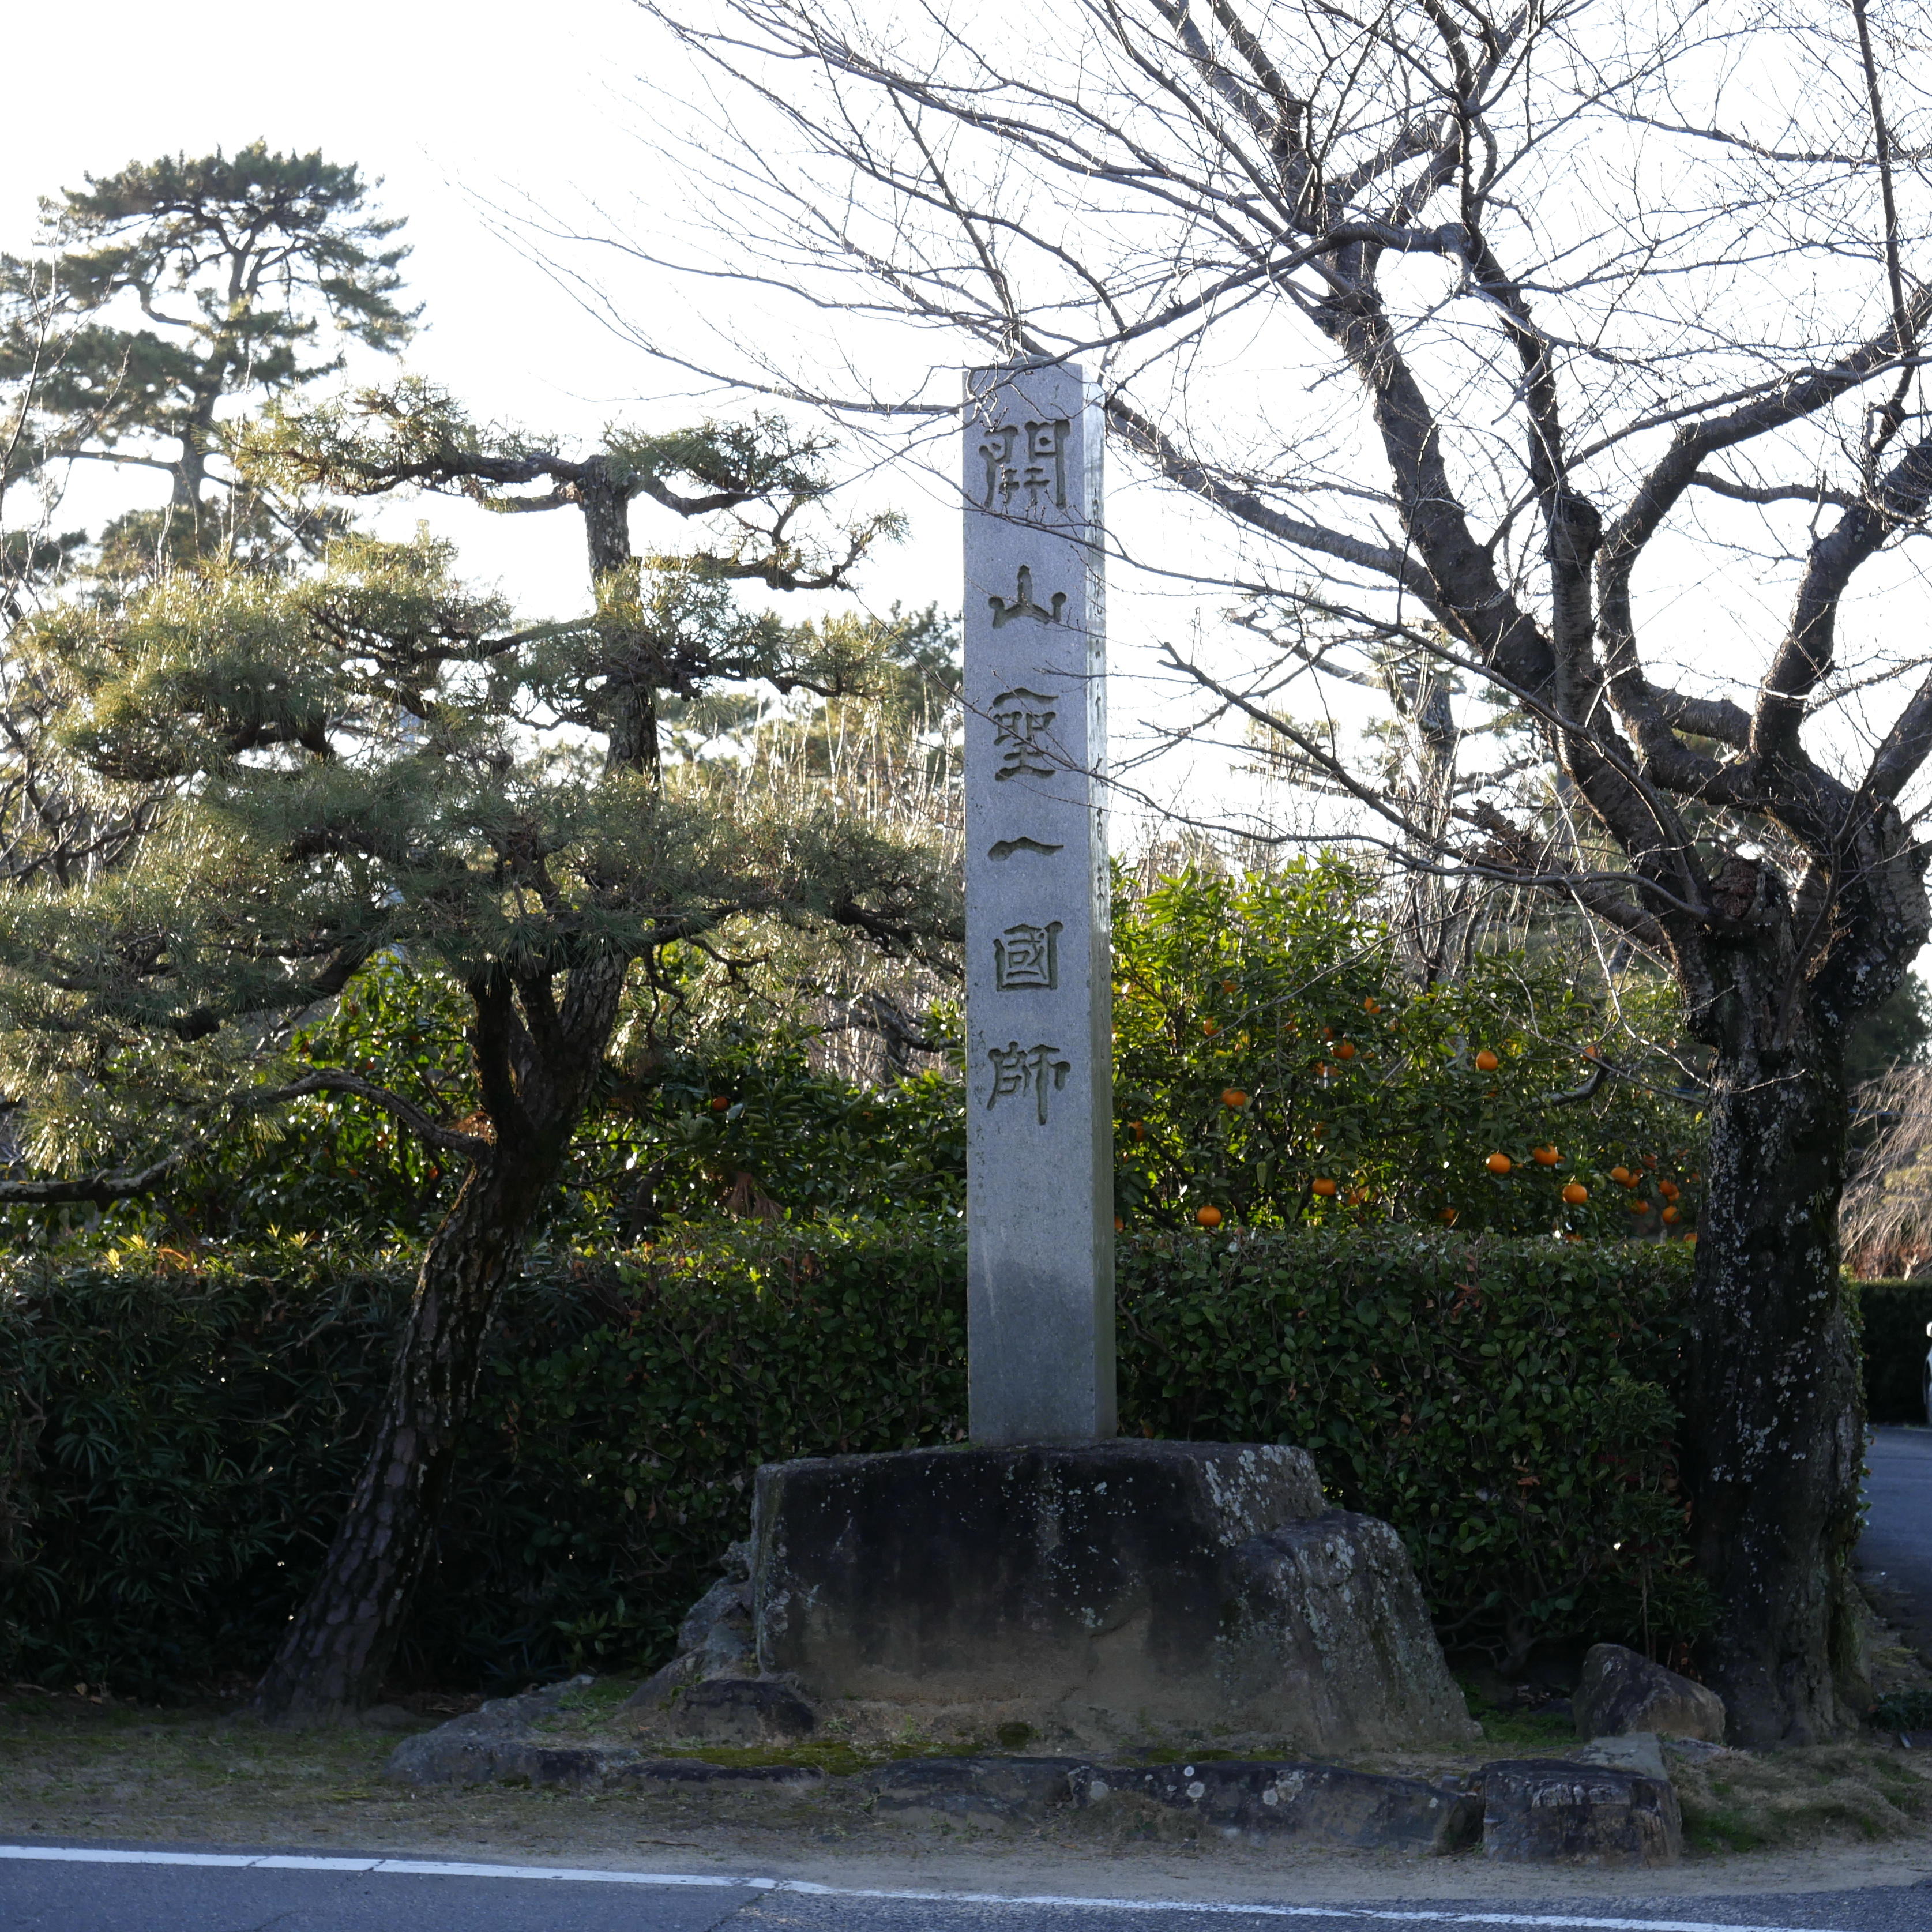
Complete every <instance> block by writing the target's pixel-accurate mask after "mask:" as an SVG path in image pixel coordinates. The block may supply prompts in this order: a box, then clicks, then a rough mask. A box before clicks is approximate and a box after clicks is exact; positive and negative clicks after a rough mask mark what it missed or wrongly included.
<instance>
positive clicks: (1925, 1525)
mask: <svg viewBox="0 0 1932 1932" xmlns="http://www.w3.org/2000/svg"><path fill="white" fill-rule="evenodd" d="M1865 1466H1866V1469H1867V1471H1868V1472H1869V1473H1868V1474H1867V1476H1866V1478H1865V1503H1866V1505H1867V1514H1866V1517H1865V1529H1864V1535H1863V1536H1862V1537H1861V1538H1859V1541H1858V1568H1859V1570H1860V1571H1861V1573H1862V1574H1864V1576H1865V1577H1867V1580H1870V1581H1871V1582H1873V1583H1876V1584H1878V1585H1879V1586H1880V1588H1881V1589H1882V1592H1883V1601H1884V1604H1885V1613H1886V1614H1887V1616H1889V1617H1890V1618H1891V1619H1892V1621H1893V1622H1894V1623H1896V1624H1897V1625H1898V1627H1899V1629H1900V1631H1901V1632H1902V1633H1903V1634H1904V1636H1905V1637H1906V1639H1907V1640H1908V1641H1909V1642H1910V1643H1912V1646H1914V1648H1915V1649H1918V1650H1921V1651H1932V1429H1903V1428H1888V1429H1875V1430H1873V1431H1872V1435H1871V1442H1870V1445H1868V1446H1867V1449H1866V1451H1865ZM1928 1924H1932V1921H1928Z"/></svg>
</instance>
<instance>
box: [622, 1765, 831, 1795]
mask: <svg viewBox="0 0 1932 1932" xmlns="http://www.w3.org/2000/svg"><path fill="white" fill-rule="evenodd" d="M605 1776H606V1778H607V1779H610V1780H615V1781H618V1782H620V1783H622V1784H669V1785H675V1786H678V1787H681V1788H686V1789H688V1788H689V1787H691V1786H693V1785H697V1786H706V1785H711V1786H716V1785H734V1784H735V1785H759V1784H776V1785H784V1786H791V1785H804V1784H823V1783H824V1782H825V1774H824V1772H822V1771H820V1770H819V1769H817V1767H816V1766H812V1765H805V1764H706V1763H705V1761H704V1760H703V1759H702V1758H700V1757H647V1758H640V1759H637V1760H631V1761H629V1762H626V1763H613V1764H612V1765H610V1766H609V1767H608V1768H607V1770H606V1772H605Z"/></svg>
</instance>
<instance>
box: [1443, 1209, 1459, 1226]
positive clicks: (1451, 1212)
mask: <svg viewBox="0 0 1932 1932" xmlns="http://www.w3.org/2000/svg"><path fill="white" fill-rule="evenodd" d="M1442 1219H1443V1220H1445V1221H1448V1222H1450V1223H1452V1224H1453V1223H1454V1221H1455V1219H1456V1211H1455V1209H1454V1208H1444V1209H1443V1211H1442Z"/></svg>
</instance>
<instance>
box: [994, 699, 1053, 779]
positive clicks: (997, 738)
mask: <svg viewBox="0 0 1932 1932" xmlns="http://www.w3.org/2000/svg"><path fill="white" fill-rule="evenodd" d="M1059 702H1060V700H1059V699H1058V697H1055V694H1053V693H1052V691H1027V690H1025V689H1015V690H1013V691H1001V693H1000V694H999V695H998V697H996V698H995V699H994V700H993V702H992V706H990V707H989V715H990V716H991V718H992V721H993V748H994V750H995V751H997V752H998V753H999V754H1000V768H999V769H998V771H996V772H995V773H994V774H993V775H994V777H995V778H1019V777H1020V776H1021V775H1022V774H1023V773H1030V774H1031V775H1032V776H1034V778H1051V777H1052V775H1053V774H1054V772H1055V769H1056V767H1055V766H1054V764H1053V763H1052V761H1051V760H1049V757H1048V756H1047V752H1046V745H1044V744H1043V743H1042V742H1041V739H1043V736H1045V734H1046V733H1048V732H1049V731H1050V730H1052V728H1053V721H1054V720H1055V718H1058V716H1059V715H1060V713H1059V712H1058V711H1055V710H1052V709H1049V706H1052V705H1055V704H1058V703H1059Z"/></svg>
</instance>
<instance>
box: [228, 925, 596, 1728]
mask: <svg viewBox="0 0 1932 1932" xmlns="http://www.w3.org/2000/svg"><path fill="white" fill-rule="evenodd" d="M627 965H628V962H626V961H625V959H623V958H622V957H621V956H618V955H616V954H604V955H601V956H595V957H592V958H590V959H586V960H585V961H584V962H583V963H582V964H581V965H578V966H577V967H575V968H574V969H573V970H571V972H570V974H569V975H568V989H567V991H566V992H565V996H564V998H563V1000H562V1004H561V1005H560V1006H559V1004H556V1001H554V999H553V989H552V971H551V969H550V968H549V967H548V966H546V965H532V966H530V967H529V968H525V969H524V970H523V971H522V972H521V973H520V974H513V973H512V972H511V971H508V970H505V969H498V970H496V971H491V972H489V973H487V974H484V975H483V976H482V977H481V978H479V979H478V980H477V981H475V983H472V986H471V989H470V992H471V996H472V998H473V1000H474V1001H475V1008H476V1019H475V1025H474V1026H473V1027H472V1029H471V1031H470V1043H471V1047H472V1052H473V1053H474V1055H475V1062H476V1069H477V1074H478V1084H479V1085H480V1086H481V1089H482V1093H483V1097H484V1107H485V1110H486V1111H487V1113H488V1115H489V1117H490V1121H492V1123H493V1125H494V1128H495V1136H494V1143H493V1145H492V1146H491V1147H490V1151H488V1153H487V1154H485V1155H484V1156H482V1157H481V1158H479V1159H478V1160H477V1162H476V1163H475V1166H474V1167H472V1169H471V1171H470V1172H469V1175H468V1176H467V1177H466V1179H465V1180H464V1181H463V1186H462V1187H461V1188H460V1190H458V1194H457V1197H456V1200H455V1205H453V1206H452V1208H451V1210H450V1212H449V1217H448V1218H447V1219H446V1220H445V1221H444V1223H443V1226H441V1227H440V1228H439V1229H437V1232H436V1233H435V1235H434V1237H433V1238H432V1239H431V1242H430V1246H429V1251H428V1253H427V1254H426V1255H425V1256H424V1258H423V1265H422V1273H421V1274H420V1275H419V1277H418V1279H417V1283H416V1294H415V1295H414V1297H413V1298H412V1300H411V1301H410V1313H409V1319H408V1321H407V1324H406V1325H405V1327H404V1333H403V1336H402V1339H401V1343H399V1345H398V1350H397V1356H396V1363H395V1368H394V1370H393V1371H392V1374H391V1377H390V1382H389V1395H388V1397H387V1399H386V1401H385V1403H384V1404H383V1413H382V1418H381V1421H380V1422H379V1423H378V1424H377V1430H376V1436H375V1439H374V1442H372V1443H371V1445H370V1449H369V1454H368V1458H367V1460H365V1463H364V1464H363V1467H362V1474H361V1475H360V1476H359V1478H357V1479H356V1488H355V1491H354V1493H353V1495H352V1496H350V1502H349V1508H348V1509H347V1512H346V1513H345V1514H344V1517H343V1520H342V1525H341V1528H340V1529H338V1531H337V1532H336V1534H335V1541H334V1543H333V1544H332V1545H331V1546H330V1548H329V1555H328V1556H327V1557H326V1559H324V1561H323V1567H322V1573H321V1574H320V1576H319V1577H317V1580H316V1582H315V1583H314V1587H313V1588H312V1589H311V1591H310V1592H309V1595H308V1598H307V1600H306V1601H305V1602H304V1603H303V1604H302V1607H301V1608H300V1609H299V1610H297V1611H296V1613H295V1615H294V1616H293V1618H292V1619H291V1620H290V1627H289V1631H288V1634H287V1636H286V1637H284V1639H283V1641H282V1646H281V1649H280V1651H279V1652H278V1653H277V1655H276V1657H275V1662H274V1663H273V1664H271V1665H270V1666H269V1670H268V1673H267V1674H266V1676H264V1677H263V1679H262V1682H261V1683H260V1685H259V1686H258V1687H257V1691H256V1694H255V1703H254V1708H255V1709H256V1711H257V1713H258V1714H259V1715H261V1716H263V1717H264V1718H268V1719H269V1720H270V1721H273V1722H277V1723H282V1724H335V1723H339V1722H341V1721H343V1720H344V1718H348V1717H350V1716H351V1715H353V1713H354V1712H356V1711H358V1710H360V1709H362V1708H363V1707H364V1706H366V1705H368V1704H370V1703H373V1702H374V1701H375V1700H376V1698H377V1696H378V1695H379V1694H380V1691H381V1688H382V1685H383V1676H384V1674H385V1673H386V1671H387V1670H388V1669H389V1664H390V1662H391V1661H392V1659H393V1658H394V1657H395V1652H396V1646H397V1644H398V1642H400V1640H401V1637H402V1634H403V1630H404V1625H405V1623H406V1622H407V1617H408V1615H409V1608H410V1598H411V1595H412V1594H413V1592H414V1590H415V1589H416V1585H417V1583H419V1581H420V1580H421V1579H422V1574H423V1571H424V1569H425V1567H426V1566H427V1565H428V1562H429V1559H430V1556H431V1551H432V1549H433V1547H434V1541H435V1537H436V1530H437V1520H438V1518H439V1517H440V1514H441V1512H442V1506H443V1495H444V1493H445V1492H446V1490H447V1489H448V1487H449V1477H450V1473H451V1471H452V1469H453V1468H454V1467H455V1460H456V1454H457V1445H458V1439H459V1438H460V1434H461V1431H462V1428H463V1422H464V1421H465V1420H466V1418H467V1416H468V1415H469V1406H470V1403H471V1402H472V1400H473V1399H474V1397H475V1393H476V1384H477V1379H478V1376H479V1375H480V1373H481V1370H482V1365H483V1352H484V1348H485V1346H487V1343H488V1340H489V1337H490V1330H491V1328H493V1326H494V1325H495V1322H496V1310H497V1307H498V1304H499V1302H500V1301H502V1295H503V1290H504V1289H505V1286H507V1285H508V1282H509V1280H510V1277H511V1275H512V1274H514V1272H515V1271H516V1269H517V1265H518V1264H519V1263H520V1262H521V1260H522V1259H523V1249H524V1244H525V1242H526V1239H527V1238H528V1235H529V1229H530V1226H531V1224H532V1222H533V1221H534V1220H535V1218H536V1217H537V1214H538V1211H540V1209H541V1208H542V1206H543V1204H544V1199H545V1198H546V1197H547V1195H548V1194H549V1193H550V1189H551V1188H552V1187H553V1186H554V1184H555V1183H556V1178H557V1175H558V1174H559V1172H560V1171H561V1169H562V1165H563V1162H564V1159H565V1155H566V1154H567V1153H568V1150H569V1146H570V1140H571V1135H572V1134H573V1133H574V1132H575V1131H576V1129H577V1123H578V1122H579V1121H580V1120H581V1119H582V1118H583V1109H584V1108H585V1106H586V1104H587V1103H588V1101H589V1096H590V1092H591V1088H592V1085H593V1084H594V1082H595V1079H596V1076H597V1072H598V1068H599V1067H601V1064H602V1062H603V1054H604V1047H605V1046H606V1045H607V1043H608V1041H609V1040H610V1030H611V1028H612V1027H613V1025H614V1024H615V1023H616V1016H617V1008H618V1004H619V1000H620V999H621V998H622V993H623V989H624V980H625V972H626V970H627ZM513 990H514V997H513Z"/></svg>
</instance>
